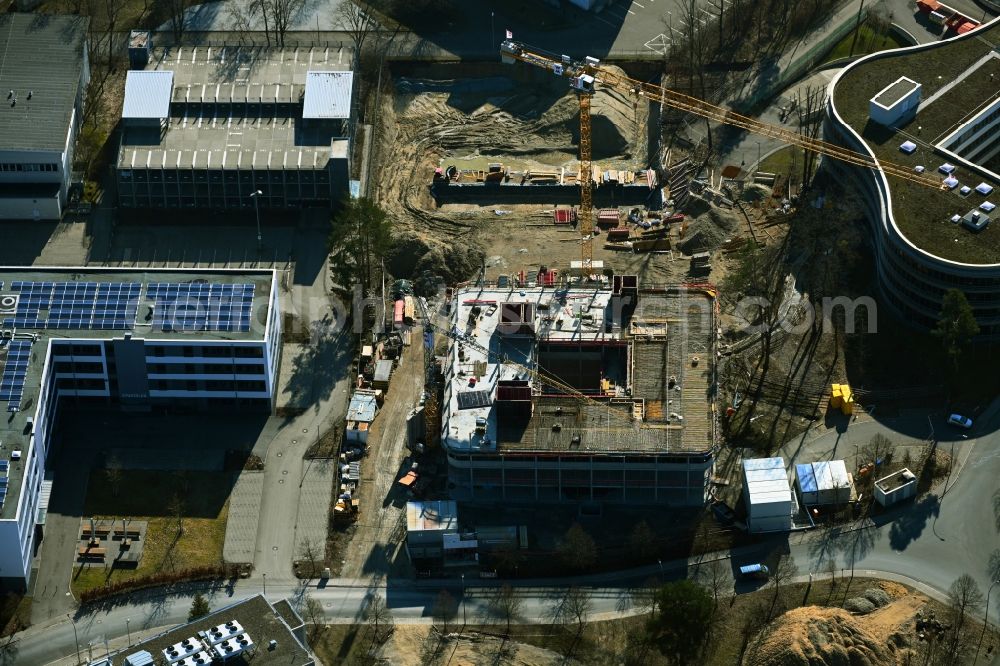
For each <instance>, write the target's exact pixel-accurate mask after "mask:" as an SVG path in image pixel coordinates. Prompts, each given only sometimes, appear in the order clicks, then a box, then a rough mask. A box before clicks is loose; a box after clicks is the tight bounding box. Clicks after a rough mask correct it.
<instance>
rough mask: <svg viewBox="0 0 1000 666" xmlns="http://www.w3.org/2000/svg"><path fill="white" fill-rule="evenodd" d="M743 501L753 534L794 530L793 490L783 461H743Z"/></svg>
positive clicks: (753, 459)
mask: <svg viewBox="0 0 1000 666" xmlns="http://www.w3.org/2000/svg"><path fill="white" fill-rule="evenodd" d="M743 499H744V502H745V503H746V509H747V528H748V529H749V530H750V531H751V532H777V531H782V530H789V529H791V526H792V491H791V488H790V486H789V484H788V472H787V471H785V460H784V458H780V457H776V458H752V459H750V460H744V461H743Z"/></svg>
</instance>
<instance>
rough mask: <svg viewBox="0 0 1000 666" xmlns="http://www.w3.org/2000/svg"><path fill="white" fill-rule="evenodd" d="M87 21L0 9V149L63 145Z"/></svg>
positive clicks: (77, 84)
mask: <svg viewBox="0 0 1000 666" xmlns="http://www.w3.org/2000/svg"><path fill="white" fill-rule="evenodd" d="M89 24H90V19H88V18H85V17H82V16H68V15H59V14H0V91H2V93H3V98H2V99H0V150H52V151H62V150H63V148H65V146H66V139H67V137H68V135H69V125H70V118H72V116H73V107H74V105H75V103H76V98H77V93H78V91H79V89H80V78H81V74H82V71H83V64H84V61H83V52H84V48H85V42H86V38H87V26H88V25H89ZM11 90H12V91H14V96H15V97H16V99H17V103H16V104H15V105H14V106H13V107H12V106H11V102H12V101H13V100H12V99H8V94H9V91H11ZM29 93H31V99H30V100H29V99H28V94H29Z"/></svg>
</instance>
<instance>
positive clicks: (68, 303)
mask: <svg viewBox="0 0 1000 666" xmlns="http://www.w3.org/2000/svg"><path fill="white" fill-rule="evenodd" d="M10 288H11V291H13V292H16V293H17V294H18V302H17V310H16V311H15V313H14V316H13V317H8V318H6V319H4V320H3V323H4V326H13V327H15V328H64V329H103V330H128V329H131V328H133V327H134V325H135V313H136V311H137V310H138V305H139V303H138V301H139V293H140V291H141V290H142V285H141V284H140V283H138V282H28V281H14V282H12V283H11V285H10ZM42 310H47V314H45V315H43V313H42Z"/></svg>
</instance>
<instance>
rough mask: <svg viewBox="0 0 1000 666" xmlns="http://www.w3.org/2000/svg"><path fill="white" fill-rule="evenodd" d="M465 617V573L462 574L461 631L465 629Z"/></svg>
mask: <svg viewBox="0 0 1000 666" xmlns="http://www.w3.org/2000/svg"><path fill="white" fill-rule="evenodd" d="M466 623H467V618H466V616H465V574H462V631H465V625H466Z"/></svg>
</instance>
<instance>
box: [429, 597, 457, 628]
mask: <svg viewBox="0 0 1000 666" xmlns="http://www.w3.org/2000/svg"><path fill="white" fill-rule="evenodd" d="M457 612H458V604H456V603H455V597H453V596H451V594H450V593H449V592H448V590H441V591H440V592H438V595H437V599H435V600H434V608H433V609H431V615H432V617H433V618H434V620H435V621H436V622H438V623H439V624H440V625H441V633H442V634H446V633H448V623H449V622H451V621H452V620H453V619H455V614H456V613H457Z"/></svg>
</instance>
